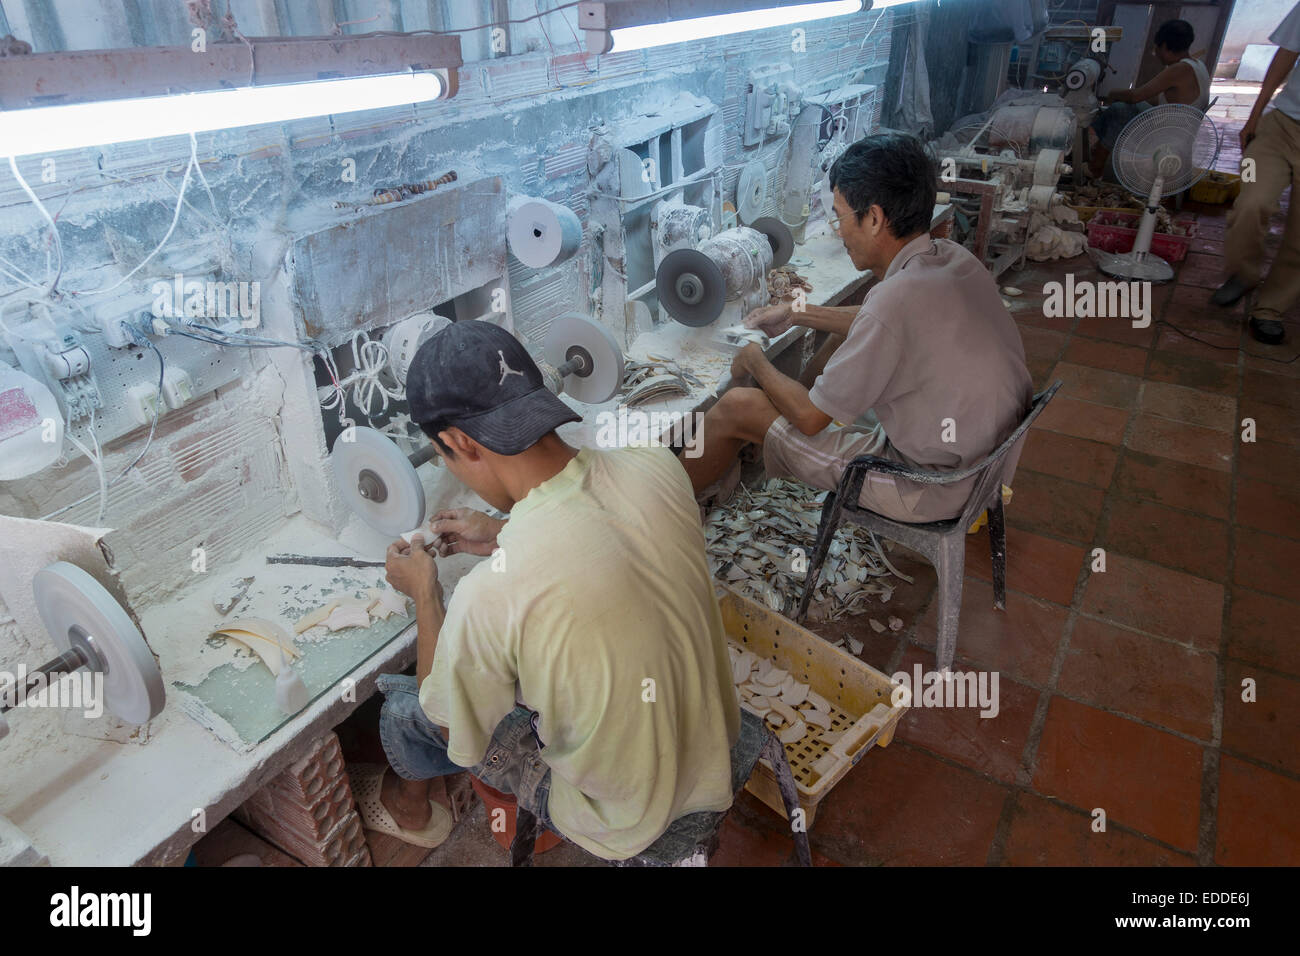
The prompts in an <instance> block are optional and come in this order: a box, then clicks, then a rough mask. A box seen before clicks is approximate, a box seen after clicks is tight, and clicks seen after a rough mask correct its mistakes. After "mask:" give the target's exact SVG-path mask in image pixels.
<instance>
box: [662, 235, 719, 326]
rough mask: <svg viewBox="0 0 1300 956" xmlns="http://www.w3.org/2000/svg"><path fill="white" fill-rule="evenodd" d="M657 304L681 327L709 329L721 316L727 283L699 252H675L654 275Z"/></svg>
mask: <svg viewBox="0 0 1300 956" xmlns="http://www.w3.org/2000/svg"><path fill="white" fill-rule="evenodd" d="M655 292H656V293H657V294H658V296H659V304H660V305H662V306H663V307H664V308H665V309H667V310H668V314H669V315H671V316H672V317H673V318H674V319H676V320H677V321H678V322H680V323H682V325H689V326H696V327H698V326H702V325H708V324H709V323H710V322H712V321H713V320H714V319H716V318H717V317H718V316H719V315H721V314H722V307H723V305H724V304H725V303H726V299H727V282H726V280H725V279H724V278H723V276H722V270H721V269H720V268H718V264H717V263H716V262H714V261H713V260H712V259H710V258H709V257H708V256H706V255H705V254H704V253H702V252H700V251H699V250H698V249H674V250H673V251H672V252H670V253H668V255H666V256H664V258H663V261H662V262H661V263H659V270H658V271H657V272H656V273H655Z"/></svg>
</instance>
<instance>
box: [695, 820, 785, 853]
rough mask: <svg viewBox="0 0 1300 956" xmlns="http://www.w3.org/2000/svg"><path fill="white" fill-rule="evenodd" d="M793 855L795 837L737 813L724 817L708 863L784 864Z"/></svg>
mask: <svg viewBox="0 0 1300 956" xmlns="http://www.w3.org/2000/svg"><path fill="white" fill-rule="evenodd" d="M793 859H794V839H793V838H792V837H791V836H789V835H788V834H783V833H776V832H773V831H771V830H761V829H756V828H754V827H751V826H749V825H747V824H745V823H742V822H741V821H740V820H738V819H737V815H736V814H734V813H733V814H728V815H727V816H726V817H724V818H723V820H722V830H721V831H720V832H719V834H718V849H717V851H716V852H715V853H714V854H713V856H712V857H710V858H709V866H781V865H782V864H784V863H786V862H790V861H792V860H793Z"/></svg>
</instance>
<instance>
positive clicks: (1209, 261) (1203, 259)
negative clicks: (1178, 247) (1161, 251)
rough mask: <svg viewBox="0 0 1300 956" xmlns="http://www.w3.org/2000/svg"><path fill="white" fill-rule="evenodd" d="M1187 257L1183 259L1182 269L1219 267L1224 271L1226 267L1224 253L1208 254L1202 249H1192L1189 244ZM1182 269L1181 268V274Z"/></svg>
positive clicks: (1218, 268)
mask: <svg viewBox="0 0 1300 956" xmlns="http://www.w3.org/2000/svg"><path fill="white" fill-rule="evenodd" d="M1188 249H1189V251H1188V253H1187V258H1186V259H1184V260H1183V264H1182V269H1183V270H1186V269H1217V270H1219V271H1220V272H1222V271H1223V270H1224V268H1225V266H1224V262H1223V256H1222V255H1207V254H1206V253H1205V252H1204V251H1202V250H1192V249H1191V246H1190V244H1189V245H1188ZM1181 273H1182V270H1180V273H1179V274H1180V275H1181Z"/></svg>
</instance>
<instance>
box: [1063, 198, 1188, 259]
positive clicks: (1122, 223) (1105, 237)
mask: <svg viewBox="0 0 1300 956" xmlns="http://www.w3.org/2000/svg"><path fill="white" fill-rule="evenodd" d="M1141 218H1142V217H1141V216H1139V215H1137V214H1136V213H1128V212H1114V211H1111V210H1108V209H1103V210H1098V212H1097V214H1096V215H1094V216H1093V217H1092V218H1091V219H1090V220H1089V221H1088V245H1089V246H1091V247H1092V248H1093V249H1100V250H1102V251H1103V252H1132V251H1133V243H1134V242H1136V241H1137V234H1138V230H1137V226H1138V221H1139V220H1140V219H1141ZM1174 221H1175V223H1176V224H1177V225H1178V226H1179V227H1180V228H1182V229H1183V230H1184V232H1185V233H1186V234H1185V235H1182V236H1171V235H1169V234H1168V233H1165V232H1157V233H1154V234H1153V235H1152V236H1151V251H1152V252H1154V253H1155V254H1156V255H1158V256H1159V257H1160V258H1161V259H1164V260H1165V261H1166V262H1182V261H1183V260H1184V259H1186V258H1187V247H1188V246H1190V245H1191V242H1192V237H1193V236H1195V235H1196V220H1195V219H1176V220H1174Z"/></svg>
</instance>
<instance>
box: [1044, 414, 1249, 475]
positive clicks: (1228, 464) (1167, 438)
mask: <svg viewBox="0 0 1300 956" xmlns="http://www.w3.org/2000/svg"><path fill="white" fill-rule="evenodd" d="M1048 407H1049V408H1050V407H1051V406H1050V405H1049V406H1048ZM1128 447H1129V448H1132V449H1133V450H1135V451H1140V452H1145V453H1146V454H1148V455H1158V456H1159V457H1161V458H1172V459H1174V460H1175V461H1181V462H1185V463H1186V464H1189V465H1197V466H1198V467H1201V468H1213V469H1215V470H1217V471H1231V470H1232V455H1233V452H1234V450H1235V436H1234V435H1232V434H1228V433H1225V432H1220V431H1215V430H1214V429H1212V428H1203V427H1201V426H1200V425H1188V424H1186V423H1184V422H1175V421H1171V420H1170V419H1167V418H1157V417H1156V416H1154V415H1142V414H1139V415H1138V416H1137V420H1136V421H1135V422H1134V423H1133V430H1132V432H1131V433H1130V434H1129V438H1128Z"/></svg>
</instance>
